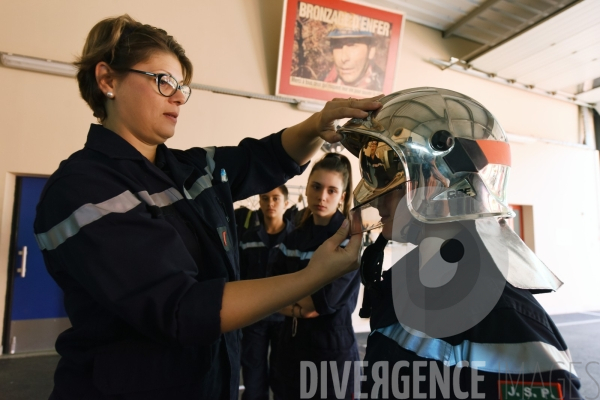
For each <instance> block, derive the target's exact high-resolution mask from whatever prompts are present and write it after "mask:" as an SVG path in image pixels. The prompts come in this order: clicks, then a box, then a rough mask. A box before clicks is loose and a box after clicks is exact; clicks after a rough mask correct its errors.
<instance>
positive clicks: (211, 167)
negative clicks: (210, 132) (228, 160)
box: [204, 146, 216, 180]
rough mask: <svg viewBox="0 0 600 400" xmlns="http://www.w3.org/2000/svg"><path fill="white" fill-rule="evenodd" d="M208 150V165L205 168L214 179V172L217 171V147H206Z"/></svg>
mask: <svg viewBox="0 0 600 400" xmlns="http://www.w3.org/2000/svg"><path fill="white" fill-rule="evenodd" d="M204 150H205V151H206V167H205V168H204V170H205V171H206V172H207V173H208V174H209V175H210V179H211V180H212V179H213V176H212V173H213V172H214V171H215V150H216V147H214V146H212V147H204Z"/></svg>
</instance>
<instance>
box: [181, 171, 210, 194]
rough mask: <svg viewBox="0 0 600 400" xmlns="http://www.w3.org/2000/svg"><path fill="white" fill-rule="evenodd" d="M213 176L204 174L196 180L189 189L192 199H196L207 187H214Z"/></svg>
mask: <svg viewBox="0 0 600 400" xmlns="http://www.w3.org/2000/svg"><path fill="white" fill-rule="evenodd" d="M211 177H212V175H211V176H208V175H202V176H201V177H200V178H198V179H196V182H194V184H193V185H192V187H191V188H190V189H189V190H187V191H186V192H187V194H188V195H189V196H190V197H189V198H190V199H195V198H196V197H198V195H200V193H202V192H203V191H204V190H205V189H208V188H210V187H212V182H211V179H212V178H211Z"/></svg>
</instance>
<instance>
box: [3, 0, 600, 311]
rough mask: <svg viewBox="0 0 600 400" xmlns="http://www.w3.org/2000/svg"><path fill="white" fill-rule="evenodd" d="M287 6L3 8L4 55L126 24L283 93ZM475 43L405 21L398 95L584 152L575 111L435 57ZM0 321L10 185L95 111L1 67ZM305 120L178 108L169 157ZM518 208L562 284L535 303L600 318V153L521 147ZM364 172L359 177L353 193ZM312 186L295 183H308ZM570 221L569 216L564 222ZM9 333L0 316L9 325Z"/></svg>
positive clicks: (516, 149) (51, 47)
mask: <svg viewBox="0 0 600 400" xmlns="http://www.w3.org/2000/svg"><path fill="white" fill-rule="evenodd" d="M282 9H283V3H282V0H221V1H218V2H217V1H197V0H183V1H179V2H175V3H168V4H166V6H165V3H164V2H158V1H153V0H144V1H141V0H119V1H117V0H106V1H103V2H82V1H75V0H54V1H52V2H39V1H34V0H22V1H19V2H8V1H7V2H4V3H3V5H2V13H0V51H5V52H13V53H16V54H23V55H29V56H35V57H42V58H49V59H54V60H61V61H72V60H73V59H74V57H75V56H76V55H77V54H79V52H80V51H81V48H82V46H83V43H84V40H85V37H86V34H87V32H88V31H89V29H90V28H91V27H92V26H93V25H94V24H95V23H96V22H97V21H99V20H100V19H102V18H104V17H108V16H115V15H119V14H122V13H125V12H127V13H129V14H130V15H131V16H133V17H134V18H136V19H138V20H140V21H142V22H145V23H149V24H151V25H155V26H160V27H162V28H164V29H166V30H167V31H168V32H170V33H171V34H173V35H174V36H175V37H176V38H177V40H178V41H179V42H180V43H181V44H182V45H183V46H184V47H185V48H186V50H187V54H188V56H189V57H190V58H191V60H192V62H193V63H194V67H195V74H194V79H193V81H194V82H197V83H204V84H209V85H214V86H222V87H227V88H232V89H238V90H245V91H250V92H258V93H265V94H274V88H275V75H276V71H277V55H278V45H279V44H278V41H279V32H280V28H281V12H282ZM474 47H475V45H474V44H473V43H471V42H468V41H465V40H461V39H458V38H451V39H445V40H443V39H442V38H441V34H440V32H438V31H435V30H433V29H430V28H427V27H424V26H421V25H417V24H414V23H408V24H407V26H406V29H405V31H404V40H403V45H402V49H401V51H400V57H399V65H398V69H397V78H396V83H395V89H397V90H398V89H403V88H409V87H416V86H438V87H446V88H449V89H453V90H457V91H459V92H462V93H465V94H467V95H470V96H472V97H474V98H475V99H477V100H479V101H480V102H481V103H483V104H484V105H486V106H487V107H488V108H489V109H490V110H491V111H492V112H493V113H494V114H495V115H496V117H497V118H498V119H499V120H500V121H501V123H502V124H503V126H504V128H505V130H507V131H508V132H511V133H516V134H524V135H529V136H536V137H543V138H549V139H555V140H562V141H571V142H574V141H576V138H577V132H578V122H577V121H578V119H577V108H576V106H572V105H570V104H566V103H563V102H560V101H557V100H553V99H549V98H545V97H541V96H538V95H535V94H531V93H526V92H523V91H519V90H517V89H513V88H509V87H506V86H501V85H498V84H495V83H491V82H487V81H484V80H481V79H478V78H474V77H470V76H467V75H463V74H460V73H458V72H454V71H444V72H442V71H441V70H440V69H439V68H438V67H435V66H433V65H432V64H430V63H428V62H427V60H428V59H430V58H440V59H448V58H449V57H450V56H456V57H461V56H463V55H465V54H467V53H469V52H470V51H471V50H473V49H474ZM0 82H2V83H3V85H2V88H3V90H1V91H0V312H1V311H3V310H4V299H5V290H6V284H7V282H6V278H7V263H8V254H9V242H10V224H11V218H12V215H11V214H12V202H13V200H12V199H13V196H14V182H15V176H17V175H28V174H33V175H49V174H51V173H52V172H53V171H54V170H55V169H56V168H57V166H58V164H59V162H60V161H61V160H63V159H64V158H66V157H67V156H68V155H69V154H71V153H72V152H73V151H75V150H77V149H79V148H81V147H82V146H83V144H84V142H85V136H86V133H87V129H88V125H89V123H91V122H93V121H94V120H93V117H92V114H91V111H90V110H89V109H88V108H87V106H86V105H85V104H84V102H83V101H82V100H81V99H80V97H79V94H78V90H77V85H76V82H75V80H73V79H69V78H62V77H56V76H50V75H44V74H38V73H33V72H25V71H18V70H11V69H8V68H2V67H0ZM307 116H308V114H306V113H303V112H300V111H297V110H296V109H295V108H294V107H293V106H290V105H287V104H282V103H275V102H268V101H261V100H251V99H246V98H239V97H233V96H227V95H219V94H213V93H208V92H201V91H195V92H194V93H193V95H192V97H191V99H190V101H189V102H188V104H186V105H185V107H183V109H182V114H181V117H180V119H179V126H178V131H177V135H176V137H175V138H173V139H171V141H170V142H169V143H168V145H169V146H171V147H175V148H177V147H180V148H181V147H190V146H198V145H200V146H207V145H225V144H235V143H237V142H238V141H239V140H240V139H241V138H243V137H245V136H253V137H260V136H263V135H265V134H267V133H270V132H274V131H277V130H279V129H281V128H283V127H286V126H290V125H292V124H295V123H297V122H299V121H301V120H303V119H304V118H306V117H307ZM513 164H514V167H513V170H512V175H511V184H510V201H511V202H512V203H515V204H527V205H531V206H532V207H533V212H534V227H535V229H536V231H535V240H536V242H535V247H536V251H537V253H538V255H539V256H540V257H541V258H542V260H544V261H545V262H546V263H547V264H548V265H549V266H550V267H551V268H552V269H553V270H555V271H556V272H557V273H559V275H560V276H561V278H563V280H564V281H565V282H566V284H565V287H564V288H563V289H561V290H560V291H559V292H558V293H557V294H553V295H545V296H540V297H539V298H540V300H541V301H542V303H543V304H544V305H545V306H547V307H548V309H549V311H551V312H566V311H574V310H578V309H583V308H586V309H600V299H599V298H598V296H594V295H593V294H592V293H593V289H594V288H595V285H597V283H598V282H600V279H598V278H599V277H598V272H596V271H597V269H596V268H595V266H596V265H598V263H599V261H600V255H599V254H598V241H599V240H598V239H599V229H598V154H597V153H596V152H595V151H587V150H580V149H574V148H570V147H562V146H555V145H538V144H535V145H522V144H515V145H513ZM356 178H358V175H357V174H355V182H356ZM305 179H306V177H305V176H304V177H300V178H296V179H295V180H294V181H293V182H292V183H303V182H304V181H305ZM561 213H562V214H561ZM0 323H1V319H0Z"/></svg>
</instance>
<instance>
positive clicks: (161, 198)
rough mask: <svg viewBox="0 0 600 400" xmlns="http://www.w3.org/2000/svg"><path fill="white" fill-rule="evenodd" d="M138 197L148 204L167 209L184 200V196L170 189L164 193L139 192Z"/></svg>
mask: <svg viewBox="0 0 600 400" xmlns="http://www.w3.org/2000/svg"><path fill="white" fill-rule="evenodd" d="M138 196H139V198H140V199H142V200H143V201H144V202H145V203H146V204H148V205H151V206H158V207H165V206H170V205H171V204H173V203H175V202H177V201H179V200H181V199H183V196H182V195H181V193H179V191H178V190H177V189H175V188H169V189H167V190H165V191H163V192H159V193H154V194H148V192H147V191H145V190H144V191H142V192H138Z"/></svg>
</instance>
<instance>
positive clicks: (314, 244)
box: [270, 211, 360, 399]
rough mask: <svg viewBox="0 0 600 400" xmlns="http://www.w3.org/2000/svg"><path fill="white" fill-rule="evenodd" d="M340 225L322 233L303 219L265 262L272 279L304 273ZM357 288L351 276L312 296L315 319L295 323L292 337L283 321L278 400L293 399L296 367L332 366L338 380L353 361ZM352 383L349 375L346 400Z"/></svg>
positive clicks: (289, 323)
mask: <svg viewBox="0 0 600 400" xmlns="http://www.w3.org/2000/svg"><path fill="white" fill-rule="evenodd" d="M343 221H344V216H343V215H342V213H340V212H339V211H338V212H336V214H335V215H334V216H333V218H332V219H331V221H330V222H329V224H328V225H327V226H324V227H322V226H315V225H314V223H313V219H312V218H309V219H308V220H307V221H306V223H305V224H304V225H303V226H301V227H299V228H297V229H296V230H294V231H293V232H292V233H291V234H289V235H288V236H287V237H286V238H285V239H284V241H283V242H282V243H281V244H280V245H279V252H277V253H276V256H275V257H274V258H272V259H271V260H270V262H271V263H273V267H272V268H273V271H274V273H275V274H277V275H281V274H288V273H293V272H296V271H299V270H301V269H303V268H305V267H306V266H307V265H308V263H309V261H310V258H311V257H312V254H313V253H314V251H315V250H316V249H317V248H318V247H319V246H320V245H321V244H322V243H323V242H324V241H325V240H327V239H329V238H330V237H331V236H332V235H333V234H334V233H335V232H336V231H337V230H338V229H339V227H340V226H341V224H342V222H343ZM359 288H360V276H359V274H358V272H357V271H353V272H350V273H348V274H346V275H344V276H342V277H341V278H338V279H336V280H335V281H333V282H332V283H330V284H328V285H327V286H325V287H323V288H322V289H320V290H318V291H316V292H315V293H313V294H312V295H311V297H312V300H313V303H314V305H315V310H316V311H317V312H318V313H319V316H318V317H316V318H307V319H298V321H297V330H296V335H295V336H292V332H293V318H291V317H286V318H285V325H284V329H283V334H282V337H281V341H280V350H279V353H280V354H281V357H280V359H279V360H277V367H276V370H277V371H278V372H279V373H281V374H282V376H281V379H282V381H283V382H285V388H286V390H287V391H286V393H285V394H283V396H282V398H285V399H294V398H299V396H300V391H299V390H300V389H299V387H300V386H299V385H300V383H299V381H300V362H301V361H311V362H313V363H315V364H316V366H317V368H320V363H321V361H335V362H336V364H337V365H338V372H339V374H340V375H341V374H342V372H343V371H344V367H345V361H358V360H359V358H358V348H357V345H356V338H355V336H354V329H353V328H352V312H353V311H354V309H355V308H356V301H357V298H358V291H359ZM319 376H321V375H320V374H319ZM328 376H330V375H328ZM352 379H353V377H352V373H351V374H350V379H349V384H348V389H349V392H348V393H347V398H350V396H351V393H350V391H351V389H352V388H353V383H352V382H353V380H352ZM327 386H328V388H329V390H328V392H329V393H334V389H333V386H332V382H331V379H328V382H327Z"/></svg>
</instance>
